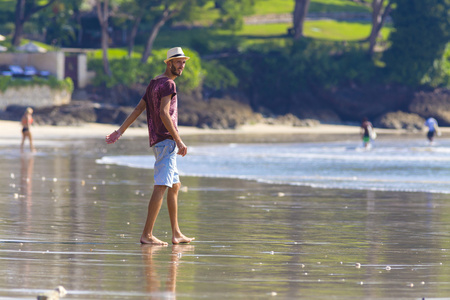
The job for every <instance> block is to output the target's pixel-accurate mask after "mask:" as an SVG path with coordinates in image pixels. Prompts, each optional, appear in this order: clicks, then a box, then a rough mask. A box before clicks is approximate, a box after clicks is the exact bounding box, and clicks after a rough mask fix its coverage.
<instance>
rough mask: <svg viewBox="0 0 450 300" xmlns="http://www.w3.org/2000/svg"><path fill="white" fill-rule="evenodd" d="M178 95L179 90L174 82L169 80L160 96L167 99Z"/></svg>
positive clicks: (162, 87) (162, 88) (163, 85)
mask: <svg viewBox="0 0 450 300" xmlns="http://www.w3.org/2000/svg"><path fill="white" fill-rule="evenodd" d="M176 94H177V88H176V85H175V82H174V81H173V80H167V81H166V82H164V83H163V84H162V86H161V90H160V95H161V98H164V97H167V96H169V95H172V97H173V96H175V95H176Z"/></svg>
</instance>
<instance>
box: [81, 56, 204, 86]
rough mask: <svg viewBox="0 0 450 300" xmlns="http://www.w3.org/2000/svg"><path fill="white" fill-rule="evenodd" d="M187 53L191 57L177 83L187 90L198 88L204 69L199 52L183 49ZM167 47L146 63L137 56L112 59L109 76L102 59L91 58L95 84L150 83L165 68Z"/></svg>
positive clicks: (129, 84)
mask: <svg viewBox="0 0 450 300" xmlns="http://www.w3.org/2000/svg"><path fill="white" fill-rule="evenodd" d="M183 51H184V52H185V54H186V55H187V56H189V57H190V58H191V59H190V60H189V61H188V63H187V65H186V68H185V69H184V71H183V75H182V76H180V78H179V79H177V85H178V86H179V87H181V88H183V89H184V90H185V91H192V90H194V89H196V88H197V87H198V86H199V85H200V84H201V82H202V80H203V77H204V71H203V69H202V67H201V64H200V58H199V56H198V54H197V53H196V52H194V51H192V50H190V49H186V48H185V49H183ZM166 53H167V49H163V50H154V51H153V54H152V56H151V57H149V59H148V61H147V62H146V63H142V62H140V60H139V59H137V58H128V57H122V58H117V59H111V60H110V68H111V72H112V76H111V77H109V76H107V75H106V74H105V72H104V71H103V63H102V60H101V59H96V58H93V59H90V60H89V62H88V68H89V69H91V70H94V71H95V73H96V76H95V78H94V80H93V85H94V86H100V85H105V86H106V87H107V88H111V87H114V86H119V85H123V86H132V85H133V84H145V85H146V84H148V82H149V81H150V80H151V79H152V78H153V77H155V76H157V75H159V74H161V73H163V72H164V70H165V64H164V59H166Z"/></svg>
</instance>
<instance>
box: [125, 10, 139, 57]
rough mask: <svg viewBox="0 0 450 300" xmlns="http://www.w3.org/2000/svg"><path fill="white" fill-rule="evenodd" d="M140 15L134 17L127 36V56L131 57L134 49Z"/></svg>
mask: <svg viewBox="0 0 450 300" xmlns="http://www.w3.org/2000/svg"><path fill="white" fill-rule="evenodd" d="M141 20H142V15H139V16H137V17H136V19H135V20H134V23H133V28H131V33H130V37H129V38H128V57H131V54H132V53H133V49H134V42H135V40H136V35H137V32H138V29H139V24H140V23H141Z"/></svg>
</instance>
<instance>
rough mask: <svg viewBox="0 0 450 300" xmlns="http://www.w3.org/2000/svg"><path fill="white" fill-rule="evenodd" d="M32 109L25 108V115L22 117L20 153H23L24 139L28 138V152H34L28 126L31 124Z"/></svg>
mask: <svg viewBox="0 0 450 300" xmlns="http://www.w3.org/2000/svg"><path fill="white" fill-rule="evenodd" d="M32 115H33V109H32V108H31V107H27V109H26V110H25V113H24V114H23V116H22V120H21V123H22V143H21V144H20V151H21V152H23V145H24V144H25V139H26V138H28V140H29V141H30V151H31V152H36V149H35V148H34V146H33V136H32V135H31V131H30V126H31V124H33V116H32Z"/></svg>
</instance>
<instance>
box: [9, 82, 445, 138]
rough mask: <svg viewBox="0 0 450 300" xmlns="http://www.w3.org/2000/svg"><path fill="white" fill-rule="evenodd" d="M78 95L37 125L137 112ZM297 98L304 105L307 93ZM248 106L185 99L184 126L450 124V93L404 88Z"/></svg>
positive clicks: (42, 114) (42, 113) (116, 120)
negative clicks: (272, 107) (263, 108)
mask: <svg viewBox="0 0 450 300" xmlns="http://www.w3.org/2000/svg"><path fill="white" fill-rule="evenodd" d="M74 96H75V97H74V99H73V100H72V101H71V103H70V104H67V105H61V106H52V107H43V108H35V112H34V115H33V117H34V120H35V124H36V125H58V126H80V125H82V124H84V123H102V124H121V123H122V122H123V121H124V120H125V118H126V117H127V116H128V115H129V114H130V113H131V112H132V110H133V109H134V106H130V105H129V104H128V103H127V102H125V103H120V101H118V100H117V99H114V98H109V97H107V96H105V97H104V98H103V99H109V100H110V103H109V102H107V101H101V100H100V98H102V97H101V96H98V94H87V93H85V92H83V93H81V96H80V93H78V94H74ZM121 96H123V95H121ZM129 96H131V95H129ZM298 97H299V101H300V102H301V99H302V95H299V96H298ZM83 98H84V99H83ZM86 98H87V99H86ZM129 98H130V99H131V98H135V99H137V97H136V95H133V97H129ZM305 98H306V97H305ZM305 98H304V99H305ZM199 99H201V100H199ZM129 101H130V100H129ZM134 101H137V100H134ZM243 102H245V101H235V100H233V99H231V97H224V98H211V99H208V100H203V99H202V98H201V96H199V95H180V102H179V110H180V112H179V124H180V125H181V126H193V127H198V128H210V129H234V128H237V127H239V126H242V125H245V124H257V123H260V124H278V125H288V126H298V127H311V126H317V125H319V124H320V123H328V124H358V120H360V119H361V118H362V117H363V116H368V117H369V118H370V119H371V120H372V122H373V124H374V126H375V127H378V128H388V129H406V130H409V131H417V130H421V129H422V128H423V123H424V121H425V119H426V118H428V117H435V118H436V119H437V120H438V122H439V124H440V125H441V126H450V90H448V89H435V90H428V91H427V90H422V91H417V92H413V91H411V90H409V89H407V88H405V87H372V88H355V87H353V88H341V89H339V90H335V91H331V92H330V91H329V92H326V93H325V92H322V94H321V95H320V97H319V99H318V101H317V103H315V105H314V107H311V106H310V105H309V104H308V103H309V101H307V100H305V101H303V103H300V104H299V106H298V107H297V108H296V109H297V110H296V111H293V113H288V114H286V115H281V116H273V115H270V114H265V115H263V114H261V113H256V112H254V111H253V110H252V108H251V107H250V106H249V105H248V104H245V103H243ZM126 104H128V105H126ZM24 110H25V107H24V106H18V105H10V106H8V107H7V108H6V109H5V110H4V111H0V119H3V120H11V121H18V120H20V118H21V116H22V114H23V112H24ZM145 126H146V117H145V114H142V115H141V116H140V117H139V118H138V120H137V121H136V122H135V123H134V124H133V127H145Z"/></svg>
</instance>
